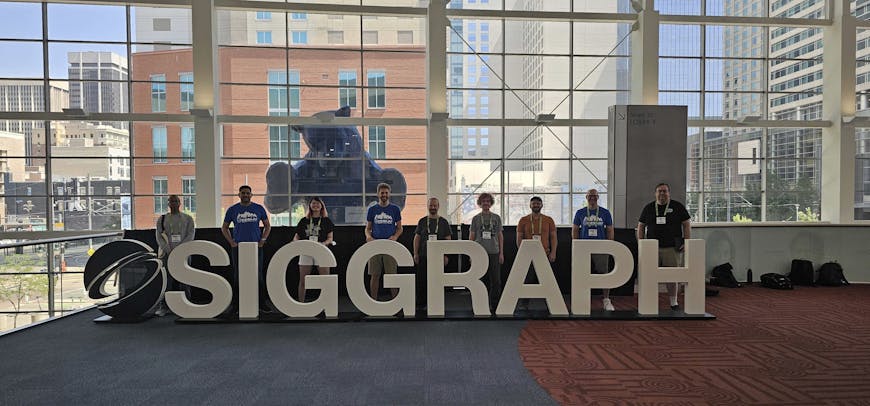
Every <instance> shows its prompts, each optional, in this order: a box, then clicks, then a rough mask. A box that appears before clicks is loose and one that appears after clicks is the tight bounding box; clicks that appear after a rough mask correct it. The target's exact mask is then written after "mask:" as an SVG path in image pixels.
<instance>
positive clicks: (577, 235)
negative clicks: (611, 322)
mask: <svg viewBox="0 0 870 406" xmlns="http://www.w3.org/2000/svg"><path fill="white" fill-rule="evenodd" d="M571 238H573V239H575V240H576V239H581V240H611V241H612V240H613V238H614V230H613V216H611V215H610V211H609V210H607V209H605V208H603V207H601V206H599V205H598V191H597V190H595V189H589V190H588V191H587V192H586V207H584V208H582V209H580V210H577V212H576V213H575V214H574V222H573V225H572V226H571ZM592 265H593V268H594V271H595V273H608V272H609V271H610V255H607V254H592ZM603 293H604V298H603V299H602V300H601V303H602V305H603V307H604V310H606V311H608V312H612V311H614V310H615V309H614V307H613V302H611V301H610V289H604V292H603Z"/></svg>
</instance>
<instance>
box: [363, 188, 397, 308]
mask: <svg viewBox="0 0 870 406" xmlns="http://www.w3.org/2000/svg"><path fill="white" fill-rule="evenodd" d="M365 233H366V242H369V241H374V240H393V241H397V240H398V239H399V236H400V235H402V209H400V208H399V206H396V205H395V204H392V203H390V185H388V184H386V183H381V184H379V185H378V203H377V204H375V205H372V206H371V207H369V210H368V213H367V214H366V230H365ZM397 269H398V265H397V264H396V259H395V258H393V257H391V256H389V255H386V254H378V255H375V256H373V257H372V258H371V259H369V275H371V280H370V281H369V289H370V294H371V295H372V298H373V299H375V300H378V293H379V292H380V279H381V274H383V273H389V274H394V273H396V271H397ZM390 292H391V293H392V295H393V297H396V295H397V294H399V289H396V288H392V289H390Z"/></svg>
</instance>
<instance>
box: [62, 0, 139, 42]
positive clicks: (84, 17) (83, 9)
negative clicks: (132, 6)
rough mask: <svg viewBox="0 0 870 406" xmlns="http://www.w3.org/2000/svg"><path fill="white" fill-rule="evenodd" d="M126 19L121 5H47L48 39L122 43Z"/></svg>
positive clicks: (124, 39)
mask: <svg viewBox="0 0 870 406" xmlns="http://www.w3.org/2000/svg"><path fill="white" fill-rule="evenodd" d="M71 21H75V24H70V22H71ZM126 22H127V16H126V10H125V9H124V6H102V5H101V6H97V5H84V4H54V3H49V4H48V38H49V39H54V40H58V39H60V40H64V39H68V40H77V41H118V42H123V41H126V40H127V25H126ZM82 27H88V29H82Z"/></svg>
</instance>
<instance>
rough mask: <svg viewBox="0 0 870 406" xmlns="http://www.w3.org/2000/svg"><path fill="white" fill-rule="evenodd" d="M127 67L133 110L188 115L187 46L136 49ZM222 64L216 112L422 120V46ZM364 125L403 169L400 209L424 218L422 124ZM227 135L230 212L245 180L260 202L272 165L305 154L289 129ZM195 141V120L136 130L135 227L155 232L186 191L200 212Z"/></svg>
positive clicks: (265, 127)
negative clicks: (344, 111)
mask: <svg viewBox="0 0 870 406" xmlns="http://www.w3.org/2000/svg"><path fill="white" fill-rule="evenodd" d="M288 61H289V68H288V66H287V65H288ZM131 65H132V66H133V67H134V69H133V80H134V81H137V82H138V81H142V82H143V83H134V91H133V92H132V93H133V98H132V100H133V111H134V112H137V113H151V112H155V113H156V112H159V113H168V114H179V113H181V114H183V113H184V112H185V111H187V110H189V109H190V108H192V107H193V83H192V81H193V74H192V72H193V66H192V65H193V63H192V51H191V50H190V49H181V50H168V51H153V52H142V53H134V54H133V55H132V64H131ZM219 66H220V82H221V87H220V100H221V106H220V109H219V112H218V114H220V115H232V116H287V115H290V116H309V115H312V114H314V113H316V112H319V111H324V110H334V109H336V108H338V107H339V106H341V105H350V106H351V107H352V108H353V109H352V116H353V117H367V118H380V117H384V118H399V117H402V118H408V117H411V118H423V117H425V111H426V90H425V83H424V82H425V49H424V47H422V46H383V47H380V48H379V49H378V51H368V50H367V51H366V52H365V53H361V52H360V51H359V50H340V49H335V50H333V49H304V48H300V49H283V48H282V49H269V48H248V47H224V48H221V49H220V50H219ZM144 82H150V83H144ZM358 129H359V132H360V134H361V135H362V137H363V145H364V147H365V148H366V150H367V151H369V152H370V153H371V155H372V157H373V158H375V159H376V162H377V163H378V164H379V165H380V166H381V167H383V168H396V169H398V170H399V171H400V172H402V173H403V175H404V177H405V181H406V183H407V185H408V194H409V195H411V196H408V199H407V201H406V204H405V207H406V209H405V210H404V211H403V214H404V216H405V217H406V221H405V222H406V223H408V222H409V221H410V220H408V219H414V220H416V218H418V217H421V216H423V215H425V213H426V208H425V200H426V196H425V193H426V161H425V158H426V142H425V140H426V129H425V127H423V126H421V127H407V126H386V127H385V126H360V127H358ZM222 136H223V143H222V157H223V160H222V164H221V168H222V173H221V175H222V187H221V193H222V194H223V195H224V198H223V199H222V207H223V208H224V209H225V208H226V207H228V206H229V205H231V204H233V203H234V202H236V201H237V199H236V198H235V197H234V196H233V195H235V193H236V188H237V187H238V186H239V185H242V184H249V185H251V186H252V187H253V189H254V194H255V199H254V200H255V201H259V202H261V201H262V197H261V196H257V195H259V194H262V193H264V192H265V190H266V186H265V173H266V170H267V168H268V167H269V165H270V163H271V162H274V161H285V162H286V161H287V160H288V159H289V160H290V161H295V160H297V159H298V158H301V157H302V156H304V155H305V154H306V153H307V152H308V150H307V147H306V145H305V143H304V142H303V141H302V140H301V139H300V138H301V137H300V136H299V134H298V133H296V132H295V131H293V130H292V129H290V128H289V126H286V125H274V124H265V123H260V124H248V123H244V124H239V123H224V124H223V126H222ZM194 139H195V135H194V130H193V124H192V123H149V122H136V123H134V124H133V156H134V163H133V167H134V170H133V173H134V179H135V183H134V184H135V194H136V195H139V197H137V198H136V199H137V201H136V202H135V207H136V209H137V210H136V213H135V220H134V225H133V226H134V228H150V227H153V225H154V221H155V220H156V218H157V217H158V216H159V214H160V213H163V212H165V211H166V210H167V207H166V195H168V194H179V195H182V205H183V206H184V207H186V208H188V209H191V211H194V212H195V199H194V194H195V192H196V178H195V175H196V174H195V168H194ZM415 194H416V195H415ZM143 195H144V196H143ZM149 195H153V197H152V196H149ZM228 195H229V196H228ZM360 202H362V199H360ZM360 206H362V203H361V204H360ZM290 221H291V219H290V217H289V216H288V215H286V214H282V215H278V216H273V223H274V224H277V225H286V224H289V223H290Z"/></svg>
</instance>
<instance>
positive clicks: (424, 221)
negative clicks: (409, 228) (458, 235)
mask: <svg viewBox="0 0 870 406" xmlns="http://www.w3.org/2000/svg"><path fill="white" fill-rule="evenodd" d="M414 234H417V235H419V236H420V252H419V254H420V256H421V257H425V256H426V241H428V240H429V234H432V235H437V236H438V237H437V238H438V239H439V240H446V239H447V236H448V235H449V236H451V238H452V236H453V234H452V233H451V230H450V223H448V222H447V219H445V218H444V217H438V220H437V221H436V220H435V219H430V218H429V216H426V217H423V218H421V219H420V221H418V222H417V229H416V230H414Z"/></svg>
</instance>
